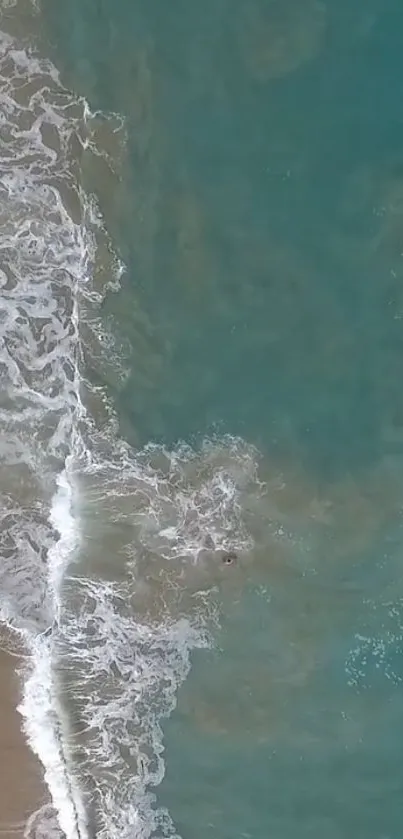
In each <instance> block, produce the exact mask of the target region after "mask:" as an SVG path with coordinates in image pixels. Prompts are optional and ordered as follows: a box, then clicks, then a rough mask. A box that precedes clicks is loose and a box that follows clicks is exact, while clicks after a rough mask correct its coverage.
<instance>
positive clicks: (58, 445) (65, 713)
mask: <svg viewBox="0 0 403 839" xmlns="http://www.w3.org/2000/svg"><path fill="white" fill-rule="evenodd" d="M0 62H1V63H0V78H1V82H0V84H1V96H0V102H1V105H0V107H1V128H0V130H1V153H0V200H1V208H0V215H1V235H0V253H1V266H0V267H1V272H0V282H1V302H0V330H1V331H0V335H1V375H2V397H1V410H0V424H1V434H0V439H1V464H0V474H1V485H0V491H1V505H0V508H1V518H2V522H1V531H0V533H1V536H0V539H1V549H2V557H3V559H2V564H1V568H0V591H1V595H0V610H1V611H0V617H1V619H2V621H3V622H6V623H7V625H8V626H9V627H10V628H11V629H12V630H13V631H15V632H16V633H17V634H19V636H20V637H22V638H23V641H24V645H25V647H26V649H27V651H28V657H27V666H26V669H25V670H24V672H23V673H22V678H23V699H22V702H21V705H20V711H21V714H22V716H23V721H24V729H25V732H26V735H27V737H28V740H29V743H30V745H31V747H32V749H33V751H34V752H35V753H36V754H37V756H38V757H39V759H40V760H41V762H42V764H43V767H44V771H45V779H46V782H47V785H48V787H49V790H50V794H51V799H52V803H53V807H54V812H53V811H52V810H51V809H50V808H49V807H45V808H42V810H40V811H38V813H36V814H34V815H33V816H32V818H31V820H30V821H29V823H28V825H27V828H26V834H27V835H30V836H32V837H33V836H36V837H40V836H44V835H49V833H51V834H53V835H55V834H57V832H58V830H59V828H58V827H57V823H58V824H59V825H60V829H61V830H62V831H63V833H64V834H65V835H66V837H67V839H87V837H92V836H95V835H96V836H97V837H105V839H114V837H119V839H125V838H126V837H127V839H128V838H129V837H142V839H146V837H149V836H151V835H155V836H163V835H168V834H169V835H173V834H174V835H176V834H175V829H174V826H173V824H172V822H171V819H170V816H169V814H168V813H167V812H166V811H165V810H163V809H161V808H159V807H158V805H157V803H156V799H155V794H154V792H153V790H154V788H155V787H156V786H157V785H158V784H159V783H160V781H161V779H162V777H163V774H164V762H163V756H162V754H163V742H162V740H163V738H162V730H161V720H162V718H163V717H165V716H167V715H168V714H169V713H170V712H171V710H172V708H173V707H174V704H175V695H176V692H177V688H178V685H179V684H180V683H181V681H182V680H183V679H184V678H185V677H186V674H187V673H188V670H189V667H190V661H189V654H190V651H191V650H192V648H194V647H195V646H203V645H206V644H209V643H210V642H211V635H210V631H211V627H212V626H213V625H214V622H215V621H216V620H217V614H218V612H217V609H218V606H217V603H218V601H219V597H218V595H219V593H220V591H221V587H222V585H223V584H224V586H225V574H226V573H227V572H228V569H227V570H225V569H224V567H223V566H224V564H223V563H222V562H221V560H222V558H223V557H225V553H226V552H227V553H228V552H232V553H231V556H232V555H236V556H237V557H239V559H240V561H241V562H247V561H248V556H249V554H250V550H251V548H252V544H253V540H252V537H251V535H250V529H249V527H248V522H247V521H246V519H245V516H244V513H243V510H244V509H246V508H247V507H248V504H246V506H245V503H244V502H245V499H249V502H250V503H249V509H252V508H253V502H252V499H254V500H255V501H256V499H257V498H259V496H260V494H261V493H262V492H263V488H262V485H261V484H260V482H259V480H258V477H257V461H258V458H257V453H256V452H255V450H254V449H253V448H252V447H249V446H247V445H246V444H245V443H243V442H242V441H241V440H236V439H233V438H230V437H228V438H224V439H216V440H210V441H208V440H207V441H205V442H204V443H203V444H202V445H201V446H200V447H199V449H198V450H193V449H192V448H190V447H187V446H178V447H177V449H176V450H175V451H173V452H168V451H165V450H164V449H163V448H161V447H157V446H149V447H148V448H146V449H144V450H142V451H140V452H134V450H132V449H131V448H130V447H129V446H128V445H126V444H125V443H124V442H123V441H122V440H120V439H119V436H118V434H117V423H116V420H115V418H114V415H113V411H112V408H111V406H110V404H109V402H108V398H107V395H106V391H104V389H103V388H102V387H100V386H99V384H98V385H97V386H94V385H91V382H90V379H91V375H90V371H91V353H94V352H95V354H96V355H97V364H98V366H99V363H100V362H99V359H101V361H102V352H103V350H102V348H101V343H102V342H101V341H99V342H98V344H97V340H96V335H97V334H99V335H101V329H102V327H101V320H100V316H99V306H100V302H101V301H102V298H103V296H104V294H105V291H106V290H107V289H108V288H109V287H111V286H114V285H115V286H116V284H117V283H119V279H120V277H121V273H122V269H121V266H120V263H119V260H118V259H117V258H116V257H115V255H114V252H113V248H112V247H111V245H110V243H109V242H108V237H107V234H106V232H105V230H104V229H103V223H102V217H101V213H100V208H99V207H98V206H97V202H96V198H95V197H94V196H93V195H91V196H89V195H86V194H85V193H84V191H83V189H82V187H81V186H80V178H81V174H80V173H81V169H80V165H81V159H82V156H83V155H85V154H94V155H102V154H104V152H103V151H102V148H100V147H98V146H97V145H96V144H95V141H94V139H93V134H92V125H93V122H94V119H95V118H94V116H93V115H92V114H91V111H90V109H89V107H88V105H87V103H86V102H85V101H84V100H83V99H81V98H79V97H77V96H74V95H73V94H72V93H71V92H69V91H68V90H66V89H65V88H64V87H63V85H62V83H61V81H60V79H59V75H58V73H57V71H56V70H55V68H54V66H53V65H52V64H51V62H50V61H48V60H44V59H42V58H39V57H38V56H37V55H36V54H34V53H32V52H31V51H30V50H29V49H28V48H26V47H22V46H21V45H20V44H18V43H16V42H15V41H14V40H13V39H12V38H11V37H9V36H7V35H4V34H3V35H1V40H0ZM99 119H101V121H102V120H103V121H104V124H105V130H106V131H107V130H108V117H107V116H102V115H101V116H99V115H98V120H99ZM110 120H111V122H112V123H113V129H112V130H113V131H114V132H116V131H120V132H121V135H122V143H123V142H124V126H123V124H122V122H121V121H119V119H118V118H117V117H116V116H111V118H110ZM101 241H102V243H103V246H102V248H100V247H99V243H100V242H101ZM100 251H102V254H103V257H102V260H103V261H102V264H101V263H100V257H99V253H100ZM105 254H107V255H108V257H107V259H106V260H105ZM95 274H96V275H97V278H98V279H97V285H96V284H95V282H94V277H95ZM84 326H85V336H86V338H85V340H84V338H83V335H84V332H83V329H84ZM89 334H91V339H90V340H88V341H87V339H88V335H89ZM94 336H95V337H94ZM86 342H87V343H86ZM104 343H105V342H104ZM106 343H107V346H108V349H109V350H110V349H111V347H112V348H113V338H112V337H110V339H109V340H108V341H107V342H106ZM94 348H95V349H94ZM108 363H111V361H110V359H108ZM119 375H122V371H119ZM89 396H90V397H91V406H92V407H91V411H90V409H89V407H88V404H89V401H88V397H89Z"/></svg>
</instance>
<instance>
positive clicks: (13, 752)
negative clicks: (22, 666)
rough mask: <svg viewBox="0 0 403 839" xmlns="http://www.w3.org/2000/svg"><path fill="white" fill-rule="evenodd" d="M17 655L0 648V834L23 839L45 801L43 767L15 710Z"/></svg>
mask: <svg viewBox="0 0 403 839" xmlns="http://www.w3.org/2000/svg"><path fill="white" fill-rule="evenodd" d="M18 662H19V656H18V654H11V653H9V652H7V651H6V650H5V649H4V648H3V647H1V648H0V765H1V766H2V767H4V770H3V771H2V773H1V775H2V777H1V785H0V835H1V837H2V839H23V837H24V833H25V828H26V824H27V821H28V819H29V817H30V816H32V815H33V813H35V812H36V811H37V810H38V809H40V808H41V807H42V806H43V804H44V803H45V802H46V801H48V799H49V795H48V793H47V790H46V787H45V783H44V778H43V770H42V767H41V765H40V763H39V761H38V760H37V758H36V757H35V755H34V753H33V752H32V751H31V749H30V747H29V745H28V743H27V741H26V739H25V736H24V734H23V731H22V725H21V723H22V719H21V716H20V714H19V713H18V711H17V706H18V703H19V701H20V698H21V685H20V682H19V678H18V675H17V673H16V666H17V665H18Z"/></svg>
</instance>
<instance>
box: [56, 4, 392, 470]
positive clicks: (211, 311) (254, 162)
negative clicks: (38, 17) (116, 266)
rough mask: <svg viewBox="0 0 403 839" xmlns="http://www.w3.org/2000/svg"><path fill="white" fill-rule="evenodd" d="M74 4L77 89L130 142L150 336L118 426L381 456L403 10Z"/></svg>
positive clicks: (358, 460)
mask: <svg viewBox="0 0 403 839" xmlns="http://www.w3.org/2000/svg"><path fill="white" fill-rule="evenodd" d="M60 5H61V8H60V9H59V5H58V4H52V9H53V16H54V18H53V29H54V31H55V32H56V37H58V38H59V39H60V49H62V50H63V52H64V58H65V62H66V64H67V66H68V68H69V70H70V72H71V74H72V77H73V78H76V77H78V79H79V83H80V84H81V88H82V89H84V90H85V91H86V92H88V95H89V97H90V101H91V103H92V104H93V105H95V106H97V107H102V108H112V109H116V110H118V111H123V112H124V113H125V115H126V116H127V118H128V120H129V126H130V131H131V144H130V157H129V160H128V161H127V178H128V184H129V194H128V195H127V196H126V199H125V200H126V202H127V206H126V207H125V213H124V217H125V222H124V226H123V225H121V226H120V229H119V231H118V235H119V237H120V241H121V248H122V252H123V254H124V256H125V258H126V261H127V262H128V264H129V266H130V268H129V275H128V278H127V288H126V291H127V293H128V295H129V296H130V294H133V295H135V297H136V300H137V301H138V304H139V306H140V307H141V310H142V312H143V313H144V317H147V323H148V330H147V332H146V336H144V335H136V338H137V344H138V346H137V347H136V348H135V352H137V353H138V354H139V355H140V356H141V358H140V360H139V359H138V358H137V357H136V356H135V357H134V358H133V363H132V368H133V369H132V374H131V378H130V380H129V381H128V383H127V385H126V387H125V388H123V390H122V391H121V392H120V394H119V406H120V409H121V411H122V412H124V413H126V414H127V415H128V416H129V417H130V420H131V422H132V424H133V426H134V427H135V428H136V430H137V432H138V434H139V435H140V436H141V439H142V440H143V441H144V440H149V439H150V437H151V438H157V439H163V440H164V441H166V442H168V443H170V444H172V443H173V442H175V441H176V440H177V439H178V438H181V437H182V438H185V439H189V438H190V437H192V436H194V435H199V434H203V433H205V432H206V431H211V429H212V428H216V427H217V426H218V427H219V428H220V429H224V430H229V431H230V432H231V433H236V434H238V433H239V434H241V435H242V436H246V437H247V438H248V439H250V438H252V439H253V440H258V441H259V444H260V445H263V446H265V447H267V448H269V447H272V446H274V445H276V444H277V445H279V444H284V445H285V446H286V447H287V449H289V447H290V445H292V446H295V447H296V448H297V449H298V451H299V452H300V453H301V456H302V457H304V458H306V459H307V463H308V466H309V468H315V469H318V470H319V471H321V472H323V473H324V474H325V476H331V475H332V474H333V472H335V471H340V470H341V471H342V472H345V471H346V470H347V469H350V468H351V467H353V468H354V467H355V466H357V468H360V466H362V465H365V464H368V463H369V462H371V461H374V460H375V461H376V460H377V459H378V458H379V457H380V456H382V455H383V454H384V453H385V437H387V430H388V428H389V426H390V425H394V424H395V423H397V425H398V426H399V424H400V414H401V410H402V408H401V396H400V390H401V389H400V370H399V360H400V347H401V328H400V321H399V312H400V305H401V304H400V290H399V286H400V271H401V267H400V263H401V256H400V251H401V247H400V230H399V217H400V216H399V214H400V194H401V188H402V187H401V184H402V168H401V164H402V159H401V140H402V125H401V118H400V112H399V106H398V101H397V98H396V97H397V96H398V94H397V90H396V81H395V80H396V79H397V78H398V76H399V73H400V72H401V55H400V39H399V38H398V37H397V35H396V32H397V31H398V27H399V7H398V4H396V3H388V4H386V6H385V4H383V5H382V6H381V5H380V4H377V3H372V4H371V5H368V4H365V6H363V4H362V3H358V2H355V3H349V4H340V3H337V4H335V3H328V4H327V5H326V6H325V5H323V4H320V3H318V2H314V1H313V0H312V2H311V0H305V2H303V3H302V4H301V3H296V2H286V3H282V4H279V3H276V2H274V3H270V2H269V3H267V2H266V3H264V2H260V3H259V2H254V3H251V4H247V5H246V4H244V3H241V2H237V3H233V2H232V3H228V2H227V3H225V2H219V3H217V2H214V3H213V2H211V3H207V5H206V4H203V6H202V5H201V4H195V3H191V4H189V3H179V2H176V3H174V4H169V5H168V4H164V3H161V2H153V3H136V4H125V3H123V2H122V0H121V2H118V3H114V4H109V3H108V2H103V3H97V4H95V3H89V2H88V3H86V4H84V5H83V4H77V5H76V4H75V3H71V4H69V6H68V8H64V7H63V8H62V4H60ZM51 13H52V10H51V9H50V10H49V15H50V14H51ZM278 19H280V22H279V23H278ZM272 20H274V25H276V22H277V29H275V28H274V27H273V28H274V33H272V30H271V28H270V27H271V26H273V24H272ZM278 30H279V31H280V32H281V34H282V37H283V42H282V47H281V49H279V48H278V47H277V52H276V37H277V39H278V38H279V35H278ZM294 64H295V65H296V66H295V68H294ZM129 286H130V288H129ZM126 319H127V320H129V315H128V314H127V315H126ZM125 327H126V330H127V333H128V335H129V338H130V339H131V340H132V341H133V336H134V335H135V334H136V330H139V327H138V325H137V324H136V323H133V321H132V322H130V321H129V322H128V323H127V324H125ZM145 340H147V342H148V344H149V346H148V349H147V352H148V354H149V355H150V356H151V355H152V359H151V360H150V361H149V366H148V369H146V370H144V367H145V365H146V364H147V362H146V360H145V359H144V352H143V349H144V341H145ZM138 367H141V374H142V375H140V372H139V371H138V369H137V368H138Z"/></svg>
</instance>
